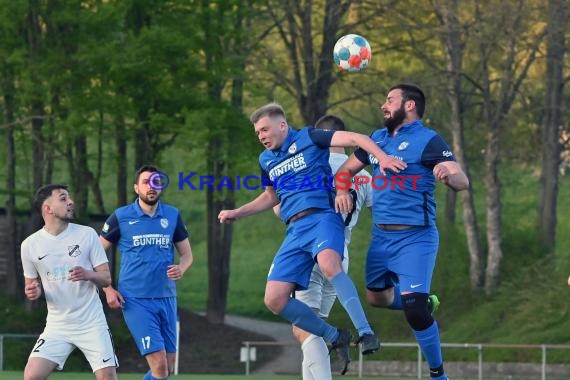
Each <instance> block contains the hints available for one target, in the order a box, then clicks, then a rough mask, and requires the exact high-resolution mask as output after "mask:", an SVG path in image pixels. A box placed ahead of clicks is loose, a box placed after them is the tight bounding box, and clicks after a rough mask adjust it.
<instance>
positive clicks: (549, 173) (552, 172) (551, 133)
mask: <svg viewBox="0 0 570 380" xmlns="http://www.w3.org/2000/svg"><path fill="white" fill-rule="evenodd" d="M567 18H568V2H567V1H564V0H549V2H548V37H547V49H548V50H547V54H546V87H545V92H546V94H545V97H544V116H543V121H542V160H541V162H542V167H541V176H540V195H539V208H538V214H539V215H538V226H539V230H540V237H541V240H542V243H543V244H544V246H545V248H546V249H547V251H548V252H549V253H554V248H555V246H556V220H557V217H556V216H557V207H556V204H557V200H558V184H559V175H560V174H559V173H560V170H559V169H560V154H561V151H562V145H561V143H560V132H561V124H562V103H563V94H564V84H565V83H564V56H565V54H566V36H565V32H566V28H567V25H568V19H567Z"/></svg>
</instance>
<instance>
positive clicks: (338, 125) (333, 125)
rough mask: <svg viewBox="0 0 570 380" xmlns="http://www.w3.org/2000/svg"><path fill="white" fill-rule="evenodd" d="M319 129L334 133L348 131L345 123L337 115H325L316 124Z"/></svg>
mask: <svg viewBox="0 0 570 380" xmlns="http://www.w3.org/2000/svg"><path fill="white" fill-rule="evenodd" d="M315 128H317V129H331V130H333V131H346V125H345V124H344V121H342V119H341V118H340V117H338V116H335V115H324V116H321V117H320V118H319V120H317V121H316V122H315Z"/></svg>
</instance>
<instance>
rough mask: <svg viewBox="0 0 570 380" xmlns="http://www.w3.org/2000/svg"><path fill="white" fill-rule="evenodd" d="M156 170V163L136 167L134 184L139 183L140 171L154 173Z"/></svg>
mask: <svg viewBox="0 0 570 380" xmlns="http://www.w3.org/2000/svg"><path fill="white" fill-rule="evenodd" d="M157 171H159V170H158V167H157V166H156V165H151V164H147V165H143V166H141V167H140V168H138V169H137V171H136V173H135V184H137V183H139V177H140V176H141V174H142V173H144V172H151V173H156V172H157Z"/></svg>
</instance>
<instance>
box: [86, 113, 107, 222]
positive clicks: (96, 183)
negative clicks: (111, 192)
mask: <svg viewBox="0 0 570 380" xmlns="http://www.w3.org/2000/svg"><path fill="white" fill-rule="evenodd" d="M103 120H104V114H103V111H102V110H99V130H98V133H97V163H96V170H95V174H94V175H92V174H91V173H90V172H89V173H88V174H89V184H90V185H91V191H92V192H93V198H94V199H95V209H96V210H97V212H98V213H100V214H106V212H105V202H104V199H103V192H102V191H101V186H100V183H101V175H102V173H103V170H102V166H103V127H104V124H105V123H104V121H103Z"/></svg>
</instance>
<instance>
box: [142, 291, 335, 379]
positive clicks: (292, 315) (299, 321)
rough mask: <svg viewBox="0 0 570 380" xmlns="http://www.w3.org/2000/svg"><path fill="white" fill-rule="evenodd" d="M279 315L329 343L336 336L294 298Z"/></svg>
mask: <svg viewBox="0 0 570 380" xmlns="http://www.w3.org/2000/svg"><path fill="white" fill-rule="evenodd" d="M279 315H280V316H282V317H283V318H285V319H286V320H288V321H289V322H291V323H292V324H294V325H295V326H297V327H299V328H302V329H303V330H305V331H308V332H310V333H311V334H314V335H316V336H320V337H323V338H324V339H325V340H326V341H328V342H330V343H333V342H334V341H335V340H336V339H337V338H338V330H337V329H336V327H334V326H331V325H329V324H328V323H327V322H325V321H324V320H323V319H322V318H319V316H318V315H317V314H316V313H315V312H314V311H313V310H312V309H311V308H310V307H309V306H307V304H305V303H304V302H301V301H299V300H297V299H295V298H289V302H287V305H285V307H284V308H283V310H281V312H280V313H279ZM145 380H146V379H145Z"/></svg>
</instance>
